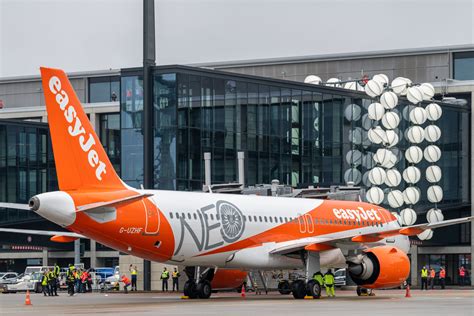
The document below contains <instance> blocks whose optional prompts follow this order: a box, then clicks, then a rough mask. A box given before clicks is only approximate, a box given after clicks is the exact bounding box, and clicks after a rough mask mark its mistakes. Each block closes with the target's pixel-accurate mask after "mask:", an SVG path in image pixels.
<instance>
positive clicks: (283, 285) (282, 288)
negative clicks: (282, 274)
mask: <svg viewBox="0 0 474 316" xmlns="http://www.w3.org/2000/svg"><path fill="white" fill-rule="evenodd" d="M278 292H280V294H281V295H288V294H290V293H291V286H290V282H288V281H287V280H282V281H280V282H278Z"/></svg>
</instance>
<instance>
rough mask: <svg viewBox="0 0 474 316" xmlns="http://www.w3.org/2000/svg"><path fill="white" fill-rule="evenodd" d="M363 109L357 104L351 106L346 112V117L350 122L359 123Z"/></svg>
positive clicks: (347, 107)
mask: <svg viewBox="0 0 474 316" xmlns="http://www.w3.org/2000/svg"><path fill="white" fill-rule="evenodd" d="M360 114H361V108H360V106H359V105H357V104H349V105H348V106H346V109H345V110H344V116H345V117H346V119H347V120H348V121H349V122H352V121H358V120H359V119H360Z"/></svg>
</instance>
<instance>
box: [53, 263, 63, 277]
mask: <svg viewBox="0 0 474 316" xmlns="http://www.w3.org/2000/svg"><path fill="white" fill-rule="evenodd" d="M60 272H61V269H60V268H59V266H58V265H55V266H54V276H55V277H58V276H59V273H60Z"/></svg>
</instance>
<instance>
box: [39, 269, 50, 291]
mask: <svg viewBox="0 0 474 316" xmlns="http://www.w3.org/2000/svg"><path fill="white" fill-rule="evenodd" d="M41 287H42V288H43V294H44V296H51V292H50V291H49V278H48V271H44V272H43V277H42V278H41Z"/></svg>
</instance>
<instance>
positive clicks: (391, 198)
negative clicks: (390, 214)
mask: <svg viewBox="0 0 474 316" xmlns="http://www.w3.org/2000/svg"><path fill="white" fill-rule="evenodd" d="M387 201H388V205H390V207H392V208H399V207H400V206H402V205H403V194H402V192H401V191H400V190H393V191H390V192H389V193H388V194H387Z"/></svg>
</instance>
